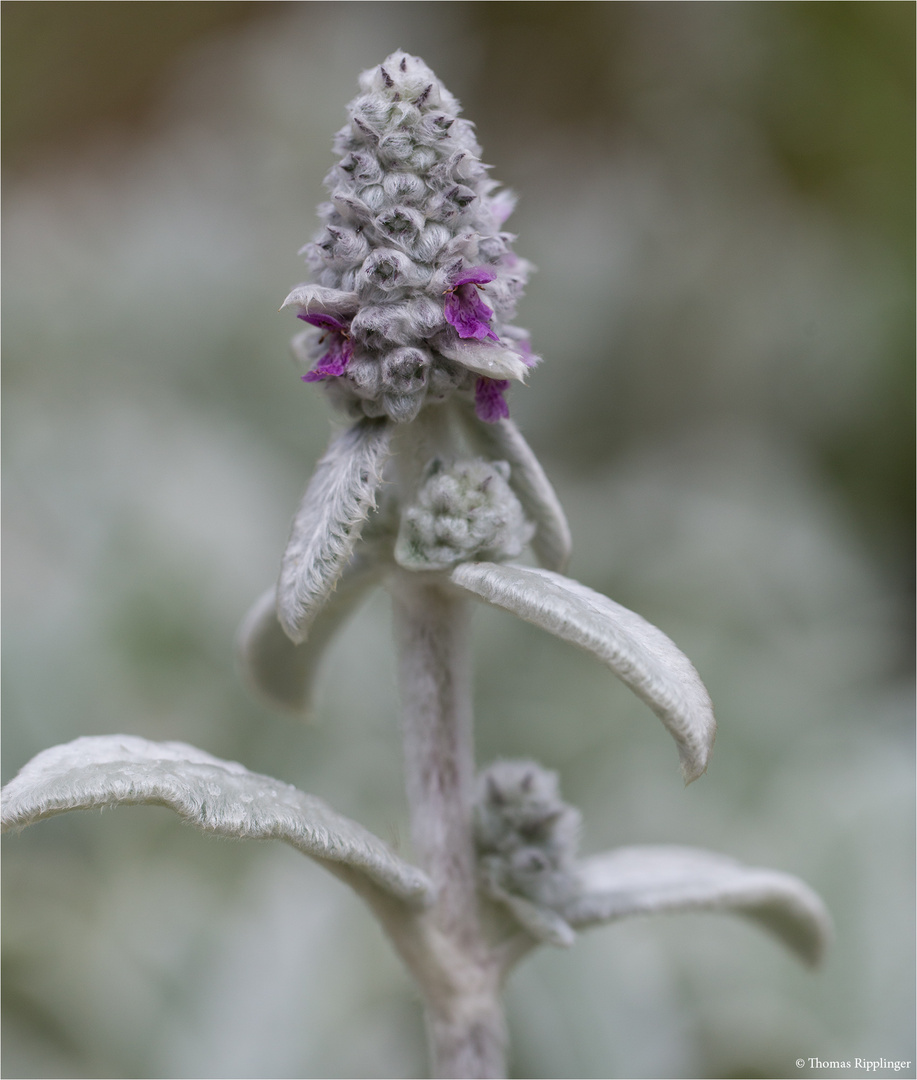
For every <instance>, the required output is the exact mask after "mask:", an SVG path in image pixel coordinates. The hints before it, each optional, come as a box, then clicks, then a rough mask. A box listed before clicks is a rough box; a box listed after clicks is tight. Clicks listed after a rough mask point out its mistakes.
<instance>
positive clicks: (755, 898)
mask: <svg viewBox="0 0 917 1080" xmlns="http://www.w3.org/2000/svg"><path fill="white" fill-rule="evenodd" d="M575 878H576V890H577V891H576V895H575V896H574V897H573V898H572V899H571V900H569V901H568V902H567V903H566V905H565V906H564V908H563V911H562V914H563V915H564V918H565V919H566V920H567V922H568V923H570V924H571V925H572V926H575V927H587V926H594V925H596V924H598V923H606V922H613V921H614V920H616V919H622V918H624V917H625V916H628V915H649V914H653V913H657V912H676V911H731V912H735V913H737V914H740V915H745V916H747V917H748V918H750V919H754V920H755V921H756V922H757V923H759V924H760V925H762V926H764V927H765V928H766V929H768V930H770V931H771V932H772V933H774V934H776V935H777V936H778V937H779V938H781V939H782V941H783V942H784V944H786V945H787V946H788V947H789V948H790V949H792V950H793V951H794V952H795V953H797V955H798V956H800V957H801V958H802V959H803V960H804V961H806V963H809V964H817V963H818V962H819V960H820V959H821V958H822V956H823V954H824V952H825V949H826V947H827V945H828V943H829V942H830V940H831V917H830V916H829V915H828V912H827V910H826V908H825V905H824V904H823V903H822V901H821V900H820V899H819V897H818V896H817V895H816V894H815V893H814V892H813V891H812V890H811V889H810V888H809V887H808V886H807V885H805V884H804V883H803V882H802V881H800V880H799V879H798V878H796V877H793V876H792V875H790V874H782V873H779V872H778V871H776V870H759V869H755V868H753V867H747V866H743V865H742V864H741V863H738V862H735V861H734V860H732V859H729V858H727V857H726V856H724V855H717V854H715V853H713V852H710V851H701V850H697V849H695V848H685V847H629V848H619V849H617V850H615V851H610V852H608V853H606V854H604V855H597V856H594V857H593V858H591V859H584V860H583V861H582V862H580V863H579V864H578V866H577V869H576V872H575Z"/></svg>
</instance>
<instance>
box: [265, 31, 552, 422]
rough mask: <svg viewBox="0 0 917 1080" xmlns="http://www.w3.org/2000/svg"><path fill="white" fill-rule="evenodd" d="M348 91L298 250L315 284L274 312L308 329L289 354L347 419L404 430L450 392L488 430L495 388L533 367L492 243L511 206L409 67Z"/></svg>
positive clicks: (516, 273)
mask: <svg viewBox="0 0 917 1080" xmlns="http://www.w3.org/2000/svg"><path fill="white" fill-rule="evenodd" d="M360 91H361V92H360V94H359V96H358V97H356V98H355V99H354V100H353V101H352V102H351V104H350V106H349V113H350V120H349V122H348V124H347V125H346V126H345V127H344V128H342V129H341V131H339V132H338V134H337V137H336V140H335V150H336V152H337V153H338V155H339V157H340V160H339V161H338V163H337V164H336V165H335V166H334V168H332V170H331V172H330V173H329V174H328V176H327V177H326V181H325V183H326V186H327V188H328V191H329V192H330V194H331V201H330V202H327V203H323V204H322V205H321V206H320V207H319V215H320V217H321V219H322V221H323V223H324V225H323V228H322V230H321V232H320V233H319V235H318V236H317V238H316V239H315V241H314V242H313V243H311V244H308V245H307V246H306V247H305V248H304V249H303V252H304V254H305V255H306V260H307V262H308V264H309V266H310V267H311V269H312V271H313V274H314V276H315V283H312V284H303V285H299V286H297V288H295V289H294V290H293V292H292V293H290V295H289V297H287V301H286V304H285V306H286V305H294V306H296V307H298V308H299V317H300V318H301V319H303V320H304V321H305V322H307V323H309V324H310V329H308V330H305V331H303V332H302V333H301V334H300V335H299V336H298V337H297V338H296V339H295V340H294V342H293V348H294V352H295V353H296V355H297V356H298V357H299V358H300V359H301V360H302V361H303V362H305V363H307V364H308V365H309V366H310V370H309V372H308V373H307V374H306V375H305V376H304V378H305V379H306V380H307V381H309V382H315V381H320V382H322V383H323V384H324V385H325V386H326V387H327V388H328V391H329V392H330V394H331V395H332V397H333V399H334V400H335V401H336V402H337V403H338V404H340V405H342V406H343V407H344V408H346V409H347V411H349V412H350V413H352V414H353V415H354V416H362V415H365V416H370V417H377V416H388V417H390V418H391V419H392V420H394V421H396V422H403V421H408V420H412V419H413V418H414V417H415V416H416V415H417V413H418V411H419V410H420V409H421V408H422V407H423V405H424V404H425V403H428V402H437V401H442V400H444V399H445V398H447V397H448V396H450V395H451V394H453V393H459V394H464V395H468V396H471V395H474V398H475V404H476V409H477V413H478V416H479V417H480V418H481V419H482V420H485V421H494V420H498V419H500V418H501V417H503V416H506V415H507V412H508V409H507V406H506V402H505V399H504V397H503V392H504V390H505V389H506V388H507V387H508V385H509V381H510V380H513V379H515V380H521V379H522V378H523V377H524V375H525V373H526V371H527V370H528V368H530V367H532V366H533V365H534V363H535V361H536V358H535V357H534V356H533V355H532V351H531V348H530V346H529V341H528V335H527V334H526V333H525V331H523V330H520V329H519V328H518V327H515V326H512V325H511V320H512V319H513V317H514V315H515V305H516V300H517V299H518V297H519V296H520V295H521V293H522V290H523V288H524V286H525V283H526V280H527V278H528V275H529V273H530V271H531V269H532V267H531V266H530V264H529V263H527V262H526V261H525V260H523V259H520V258H518V257H517V256H516V255H515V254H514V253H513V251H512V248H511V241H512V240H513V237H512V235H511V234H509V233H507V232H504V231H502V226H503V224H504V222H505V221H506V218H507V217H508V216H509V214H510V212H511V211H512V208H513V203H514V199H513V196H512V195H511V194H510V193H509V192H507V191H500V190H497V189H498V185H497V183H496V182H495V181H493V180H491V179H489V178H488V175H487V166H485V165H483V164H482V163H481V161H480V147H479V146H478V144H477V141H476V140H475V137H474V131H473V127H472V125H471V124H470V123H469V122H468V121H467V120H463V119H461V118H460V116H459V113H460V111H461V110H460V106H459V104H458V102H457V101H456V100H455V98H454V97H453V96H452V95H451V94H450V93H449V91H448V90H446V89H445V87H444V86H443V85H442V83H440V81H439V80H438V79H437V78H436V76H435V75H434V74H433V72H432V71H430V69H429V68H428V67H427V66H426V64H424V62H423V61H422V60H420V59H418V58H417V57H414V56H409V55H408V54H407V53H404V52H400V51H399V52H396V53H393V54H392V55H391V56H390V57H389V58H388V59H387V60H386V61H385V62H384V63H382V64H380V65H379V66H378V67H376V68H373V69H371V70H370V71H366V72H364V73H363V75H362V76H361V77H360Z"/></svg>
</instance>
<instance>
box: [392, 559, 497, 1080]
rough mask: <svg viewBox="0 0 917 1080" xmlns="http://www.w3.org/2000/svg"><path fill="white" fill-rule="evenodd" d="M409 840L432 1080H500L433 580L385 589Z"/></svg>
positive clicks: (467, 718) (465, 751) (490, 981)
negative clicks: (425, 905) (430, 886)
mask: <svg viewBox="0 0 917 1080" xmlns="http://www.w3.org/2000/svg"><path fill="white" fill-rule="evenodd" d="M392 595H393V605H394V612H395V629H396V634H397V641H398V649H399V680H400V684H401V695H402V702H403V710H404V720H403V723H404V746H405V772H406V786H407V795H408V804H409V807H410V812H411V833H412V838H413V842H414V847H415V852H416V855H417V858H418V860H419V862H420V864H421V865H422V866H423V868H424V869H425V870H426V872H427V873H428V874H429V875H430V877H431V878H432V879H433V882H434V884H435V885H436V888H437V901H436V903H435V905H434V906H433V907H432V908H431V910H430V911H429V913H427V915H426V916H425V925H424V931H425V933H424V947H423V949H422V950H421V956H420V957H419V958H418V957H415V958H414V960H413V962H412V963H411V966H412V969H413V970H414V973H415V975H417V977H418V979H419V981H420V983H421V988H422V990H423V993H424V1004H425V1012H426V1021H427V1032H428V1036H429V1039H430V1046H431V1052H432V1056H433V1062H434V1071H435V1075H436V1076H437V1077H452V1078H468V1080H471V1078H477V1077H501V1076H504V1075H505V1072H504V1049H505V1041H506V1039H505V1030H504V1021H503V1012H502V1007H501V1004H500V998H499V970H498V964H497V962H496V957H495V955H494V952H493V949H492V948H491V947H490V946H489V945H488V942H487V941H486V940H485V937H484V934H483V932H482V928H481V924H480V921H479V913H478V896H477V883H476V872H475V858H474V844H473V838H472V805H473V798H474V736H473V728H472V714H471V700H470V698H471V665H470V658H469V633H468V630H469V625H468V624H469V618H468V611H467V608H466V605H465V602H464V601H463V600H462V599H461V598H460V597H458V596H456V595H454V594H453V593H451V592H450V591H448V586H445V585H443V584H441V583H440V581H437V580H436V579H435V578H433V577H432V576H431V577H427V576H426V575H424V576H421V575H417V574H409V573H400V574H399V575H398V577H397V579H396V580H395V581H394V582H393V587H392Z"/></svg>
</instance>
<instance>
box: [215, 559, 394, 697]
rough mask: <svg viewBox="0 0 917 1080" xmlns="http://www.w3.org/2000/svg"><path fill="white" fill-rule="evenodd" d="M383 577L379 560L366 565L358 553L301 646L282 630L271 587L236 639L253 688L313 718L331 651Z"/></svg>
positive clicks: (245, 671)
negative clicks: (316, 688) (316, 687)
mask: <svg viewBox="0 0 917 1080" xmlns="http://www.w3.org/2000/svg"><path fill="white" fill-rule="evenodd" d="M380 576H381V568H380V566H379V564H378V563H377V562H376V561H375V560H370V559H366V560H364V559H360V558H358V557H357V554H356V553H355V555H354V558H352V559H351V561H350V562H349V563H348V564H347V566H346V567H345V568H344V571H343V573H342V574H341V576H340V578H339V579H338V582H337V585H336V586H335V588H334V590H333V591H332V593H331V595H330V596H329V597H328V600H327V601H326V603H325V604H324V606H323V607H322V608H321V610H320V611H319V612H318V613H317V615H316V617H315V618H314V620H313V621H312V623H311V625H310V627H309V633H308V637H307V638H306V640H305V641H304V642H303V643H302V644H301V645H295V644H294V643H293V642H292V641H291V640H290V638H289V637H288V636H287V634H286V633H285V631H284V630H283V628H282V627H281V625H280V622H279V620H278V618H277V590H276V588H275V587H274V586H271V588H270V589H268V590H267V591H266V592H265V593H263V594H262V595H261V596H260V597H259V598H258V600H257V601H256V602H255V604H253V605H252V608H251V610H250V611H249V612H248V614H247V615H246V616H245V618H244V620H243V621H242V625H241V626H240V627H239V633H238V635H237V639H236V652H237V656H238V658H239V666H240V668H241V669H242V672H243V674H244V675H245V679H246V682H248V684H249V686H251V688H252V689H253V690H255V691H256V693H258V694H259V695H260V696H261V697H263V698H264V699H266V700H267V701H268V702H269V703H270V704H271V705H274V706H276V707H279V708H281V709H285V710H288V711H290V712H294V713H296V714H297V715H300V716H302V715H305V714H306V713H308V711H309V709H310V706H311V702H312V688H313V684H314V681H315V676H316V672H317V671H318V668H319V664H320V661H321V659H322V657H323V656H324V654H325V650H326V648H327V647H328V645H329V644H330V643H331V641H332V639H333V638H334V636H335V634H336V633H337V631H338V629H339V628H340V627H341V625H342V624H343V623H344V622H345V621H346V620H347V618H348V617H349V616H350V615H351V613H352V612H353V610H354V609H355V608H356V607H357V606H358V605H359V604H360V602H361V601H362V600H363V598H364V596H365V595H366V592H367V591H368V589H369V588H370V587H371V586H372V585H373V584H375V583H376V582H377V581H378V580H379V578H380Z"/></svg>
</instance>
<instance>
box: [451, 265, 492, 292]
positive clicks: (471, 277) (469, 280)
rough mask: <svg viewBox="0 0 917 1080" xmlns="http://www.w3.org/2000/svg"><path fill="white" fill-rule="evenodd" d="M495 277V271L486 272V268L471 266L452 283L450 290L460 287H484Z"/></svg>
mask: <svg viewBox="0 0 917 1080" xmlns="http://www.w3.org/2000/svg"><path fill="white" fill-rule="evenodd" d="M496 276H497V274H496V271H494V270H488V269H487V267H486V266H472V267H470V268H469V269H468V270H466V271H465V272H464V273H463V274H459V276H458V277H457V278H456V279H455V281H454V282H453V283H452V288H453V289H457V288H458V287H459V286H460V285H486V284H487V283H488V281H493V280H494V278H495V277H496Z"/></svg>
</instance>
